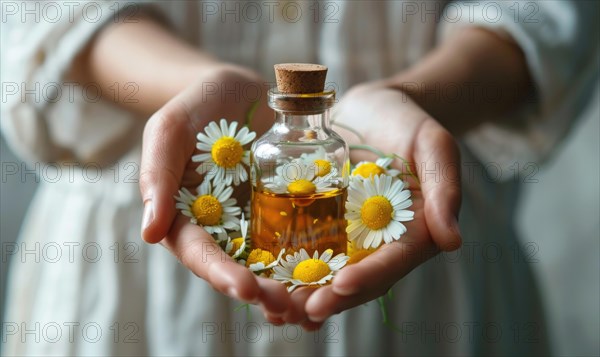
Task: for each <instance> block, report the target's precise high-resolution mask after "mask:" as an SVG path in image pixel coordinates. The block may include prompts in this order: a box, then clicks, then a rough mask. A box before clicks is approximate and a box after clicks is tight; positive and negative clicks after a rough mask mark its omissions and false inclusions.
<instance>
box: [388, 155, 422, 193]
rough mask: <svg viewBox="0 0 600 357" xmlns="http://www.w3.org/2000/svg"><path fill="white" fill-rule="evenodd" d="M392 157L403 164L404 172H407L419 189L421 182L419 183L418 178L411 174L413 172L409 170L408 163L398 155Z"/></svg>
mask: <svg viewBox="0 0 600 357" xmlns="http://www.w3.org/2000/svg"><path fill="white" fill-rule="evenodd" d="M393 156H394V157H396V158H398V159H400V160H401V161H402V162H403V163H404V167H406V171H408V174H409V175H410V176H411V177H412V178H414V179H415V182H416V184H417V187H421V182H420V181H419V177H418V176H417V175H415V173H414V172H413V170H412V169H411V168H410V163H409V162H408V161H407V160H406V159H405V158H403V157H402V156H400V155H396V154H393Z"/></svg>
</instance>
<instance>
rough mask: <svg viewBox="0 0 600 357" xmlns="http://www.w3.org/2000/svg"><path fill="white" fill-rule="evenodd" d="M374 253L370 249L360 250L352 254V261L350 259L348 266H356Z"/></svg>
mask: <svg viewBox="0 0 600 357" xmlns="http://www.w3.org/2000/svg"><path fill="white" fill-rule="evenodd" d="M371 253H373V250H370V249H359V250H356V251H354V252H353V253H352V255H351V256H350V259H348V264H356V263H358V262H360V261H361V260H363V259H364V258H366V257H367V256H369V254H371Z"/></svg>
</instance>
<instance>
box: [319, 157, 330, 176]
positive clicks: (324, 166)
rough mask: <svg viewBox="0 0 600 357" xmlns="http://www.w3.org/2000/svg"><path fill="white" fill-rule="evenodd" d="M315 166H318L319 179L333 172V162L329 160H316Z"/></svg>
mask: <svg viewBox="0 0 600 357" xmlns="http://www.w3.org/2000/svg"><path fill="white" fill-rule="evenodd" d="M315 166H317V173H316V176H317V177H323V176H325V175H327V174H328V173H330V172H331V162H329V161H327V160H320V159H319V160H315Z"/></svg>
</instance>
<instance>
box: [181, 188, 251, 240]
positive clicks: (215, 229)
mask: <svg viewBox="0 0 600 357" xmlns="http://www.w3.org/2000/svg"><path fill="white" fill-rule="evenodd" d="M196 191H197V193H198V194H197V195H194V194H192V193H191V192H190V191H189V190H188V189H186V188H182V189H181V190H179V196H175V200H177V204H176V205H175V207H176V208H178V209H179V210H181V213H182V214H183V215H184V216H187V217H190V222H192V223H193V224H197V225H200V226H202V227H203V228H204V229H205V230H206V231H207V232H208V233H210V234H213V233H217V234H219V233H222V232H224V231H225V229H229V230H235V229H239V224H238V223H237V218H236V216H238V215H239V214H240V212H241V209H240V208H239V207H236V206H235V204H236V200H235V198H231V194H232V193H233V188H231V187H225V184H224V183H220V184H217V185H215V186H213V185H212V184H211V183H210V181H208V180H205V181H204V182H202V184H201V185H200V186H198V188H197V189H196Z"/></svg>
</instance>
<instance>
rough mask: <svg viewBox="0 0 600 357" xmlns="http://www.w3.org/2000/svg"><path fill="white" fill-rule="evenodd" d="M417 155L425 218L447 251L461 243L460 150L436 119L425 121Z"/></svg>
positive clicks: (435, 238) (417, 144) (416, 151)
mask: <svg viewBox="0 0 600 357" xmlns="http://www.w3.org/2000/svg"><path fill="white" fill-rule="evenodd" d="M414 157H415V161H416V162H417V166H416V169H417V172H418V176H419V177H420V179H421V190H422V192H423V197H424V199H425V207H424V209H425V221H426V223H427V227H428V228H429V231H430V232H431V236H432V238H433V240H434V241H435V243H436V244H437V246H438V247H439V248H440V249H442V250H445V251H450V250H454V249H458V248H459V247H460V244H461V236H460V230H459V227H458V213H459V210H460V201H461V188H460V152H459V150H458V146H457V145H456V142H455V140H454V138H453V137H452V135H450V133H448V132H447V131H446V130H445V129H444V128H443V127H442V126H441V125H439V124H438V123H437V122H436V121H434V120H433V119H430V120H427V121H425V122H424V123H423V125H422V127H421V129H420V130H419V133H418V134H417V138H416V140H415V149H414Z"/></svg>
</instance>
